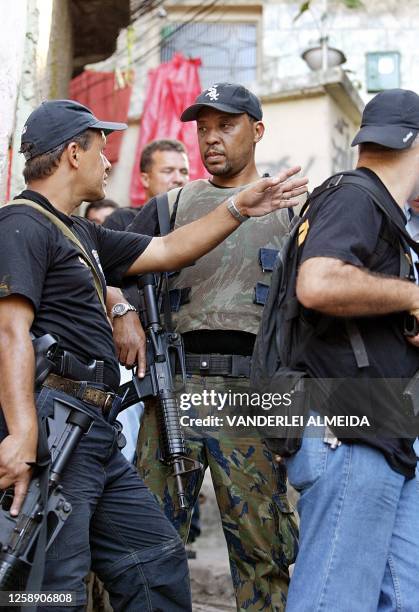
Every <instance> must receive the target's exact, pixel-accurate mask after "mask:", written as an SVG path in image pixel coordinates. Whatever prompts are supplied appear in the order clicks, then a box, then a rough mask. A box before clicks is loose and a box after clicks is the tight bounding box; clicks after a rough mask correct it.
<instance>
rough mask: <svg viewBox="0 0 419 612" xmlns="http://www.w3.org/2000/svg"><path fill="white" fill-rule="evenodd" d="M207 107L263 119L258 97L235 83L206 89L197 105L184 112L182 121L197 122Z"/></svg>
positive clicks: (198, 99) (220, 84)
mask: <svg viewBox="0 0 419 612" xmlns="http://www.w3.org/2000/svg"><path fill="white" fill-rule="evenodd" d="M205 107H209V108H215V109H216V110H219V111H222V112H225V113H231V114H233V115H240V114H242V113H247V114H248V115H250V116H251V117H253V118H254V119H256V120H257V121H260V120H261V119H262V107H261V105H260V102H259V99H258V98H257V96H255V94H253V93H252V92H251V91H249V90H248V89H246V87H243V85H237V84H234V83H217V84H215V85H211V87H208V89H205V91H203V92H202V93H201V94H199V96H198V97H197V98H196V100H195V104H192V106H189V107H188V108H187V109H186V110H184V111H183V113H182V115H181V117H180V120H181V121H196V119H197V117H198V114H199V111H200V110H201V109H202V108H205Z"/></svg>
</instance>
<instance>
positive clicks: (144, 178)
mask: <svg viewBox="0 0 419 612" xmlns="http://www.w3.org/2000/svg"><path fill="white" fill-rule="evenodd" d="M140 180H141V182H142V184H143V187H144V189H148V188H149V187H150V179H149V176H148V172H140Z"/></svg>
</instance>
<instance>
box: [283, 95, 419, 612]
mask: <svg viewBox="0 0 419 612" xmlns="http://www.w3.org/2000/svg"><path fill="white" fill-rule="evenodd" d="M418 134H419V97H418V96H417V95H416V94H415V93H413V92H411V91H405V90H389V91H385V92H382V93H380V94H378V95H377V96H376V97H375V98H373V99H372V100H371V102H369V103H368V104H367V106H366V108H365V110H364V114H363V120H362V126H361V129H360V131H359V132H358V134H357V136H356V137H355V139H354V141H353V145H355V144H358V145H360V150H359V161H358V166H357V170H356V173H358V174H359V175H361V176H363V177H366V178H367V179H368V180H369V181H370V182H371V186H372V188H373V189H375V190H378V192H381V200H382V201H383V202H386V203H387V204H388V206H389V207H390V210H391V211H392V215H393V216H394V218H395V219H396V220H397V219H399V220H400V222H401V225H402V226H403V224H404V223H405V218H404V215H403V213H402V208H403V205H404V203H405V202H406V201H407V200H410V199H412V198H415V197H417V196H418V195H419V138H418ZM312 207H314V209H312V211H311V217H309V223H308V224H307V227H306V229H307V230H308V231H307V233H306V234H305V232H304V231H302V232H301V233H300V245H301V249H302V255H301V259H300V269H299V274H298V280H297V287H296V291H297V297H298V300H299V302H300V303H301V304H302V306H303V309H302V314H301V315H300V320H301V318H303V319H304V320H305V324H306V325H307V323H311V325H316V322H317V323H318V327H317V332H318V333H316V334H313V336H309V338H310V339H309V340H308V341H307V345H306V346H305V350H304V353H303V355H302V357H301V358H300V359H299V363H298V367H300V368H302V369H304V370H306V371H307V373H308V375H309V376H310V377H312V378H316V379H337V378H338V379H348V382H347V383H345V382H343V383H342V385H341V386H340V387H339V386H338V385H335V388H337V392H336V393H334V394H332V395H331V397H329V400H328V401H327V402H326V405H324V406H323V407H321V406H320V407H319V405H316V408H317V410H318V411H319V412H320V413H321V416H328V417H337V416H340V417H348V416H351V415H352V416H355V417H362V416H366V417H367V419H368V421H369V422H370V423H373V424H374V427H373V429H370V430H369V429H368V427H364V428H358V429H355V430H352V431H350V432H349V435H348V437H344V436H342V437H340V436H339V429H338V428H337V427H336V426H333V425H330V429H327V428H326V426H325V425H323V424H322V425H321V426H319V427H317V428H316V427H315V426H314V424H312V425H311V426H308V427H307V428H306V433H305V435H304V437H303V442H302V447H301V449H300V450H299V451H298V452H297V453H296V454H295V455H293V456H292V457H290V458H287V459H286V460H285V461H286V465H287V468H288V477H289V480H290V482H291V484H292V485H293V486H294V487H295V488H297V489H298V490H299V491H300V492H301V497H300V501H299V506H298V510H299V513H300V518H301V524H300V550H299V553H298V557H297V562H296V566H295V570H294V573H293V578H292V581H291V587H290V592H289V596H288V603H287V612H316V611H318V612H319V611H320V610H322V611H324V612H332V611H333V612H335V611H337V610H338V611H339V612H353V611H354V610H357V611H358V610H365V611H366V610H371V611H373V610H380V611H381V610H398V609H400V610H411V611H412V612H413V610H419V582H418V576H419V512H418V509H419V489H418V487H417V484H416V483H415V479H414V473H415V466H416V456H415V453H414V452H413V448H412V446H413V440H414V437H415V433H414V431H413V428H412V421H411V419H410V418H409V417H407V416H406V414H405V412H404V408H403V406H402V402H401V397H400V392H397V385H396V382H394V384H390V381H389V379H398V380H399V381H400V379H405V384H407V382H408V380H409V379H410V378H411V377H412V376H413V375H414V374H415V372H416V371H417V370H418V369H419V349H418V347H419V335H418V336H415V337H413V338H406V337H405V336H404V335H403V321H404V315H405V313H406V312H410V313H412V314H413V315H414V316H416V318H419V288H418V287H417V286H416V285H415V284H414V282H409V281H408V280H406V279H405V278H403V279H402V278H400V277H399V274H400V268H401V265H402V264H401V251H400V242H399V240H398V234H397V232H396V230H395V229H394V227H393V226H392V225H391V224H389V222H388V221H387V220H386V219H385V218H384V215H383V213H382V212H381V210H380V209H379V208H378V207H377V206H376V205H375V204H374V201H373V199H372V198H371V196H370V195H369V193H368V192H366V191H365V190H363V189H362V188H359V187H356V186H353V185H350V184H343V185H342V186H340V187H339V189H336V190H333V189H330V190H326V191H325V192H323V194H322V195H319V196H318V200H315V201H314V203H313V204H312ZM307 214H308V215H310V210H309V211H308V213H307ZM386 227H387V231H386V230H385V228H386ZM384 237H385V238H384ZM378 245H380V257H377V256H374V255H375V254H376V253H377V252H378ZM407 252H408V249H407ZM319 313H320V314H321V317H319ZM307 329H308V328H306V334H307V333H308V332H307ZM354 330H356V331H354ZM357 347H358V348H359V347H364V348H365V354H364V355H363V357H362V359H361V356H360V353H358V354H357V352H356V351H355V350H353V348H354V349H355V348H357ZM373 379H378V380H376V381H375V382H374V380H373ZM384 383H388V386H387V387H386V389H387V392H386V393H383V392H382V391H383V387H384ZM400 383H401V384H400V385H399V387H400V388H403V386H405V384H403V381H400ZM363 390H366V392H365V393H364V392H363ZM311 401H312V406H311V407H312V408H313V404H314V402H315V399H312V400H311ZM312 416H318V415H316V414H312ZM323 422H325V420H323ZM344 422H345V421H344ZM320 423H322V421H321V420H320ZM328 423H333V421H328ZM409 426H410V430H409ZM342 431H345V430H342ZM339 437H340V439H339ZM308 576H309V578H308Z"/></svg>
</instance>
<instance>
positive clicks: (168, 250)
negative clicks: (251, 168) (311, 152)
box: [127, 167, 308, 275]
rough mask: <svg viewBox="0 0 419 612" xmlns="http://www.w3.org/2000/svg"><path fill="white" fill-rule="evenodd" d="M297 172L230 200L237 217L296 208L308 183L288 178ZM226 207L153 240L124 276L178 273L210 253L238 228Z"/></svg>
mask: <svg viewBox="0 0 419 612" xmlns="http://www.w3.org/2000/svg"><path fill="white" fill-rule="evenodd" d="M299 171H300V167H294V168H290V169H289V170H286V171H285V172H281V173H280V174H279V175H278V176H276V177H272V178H264V179H260V180H258V181H256V182H255V183H253V185H251V186H250V187H247V189H244V190H243V191H241V192H240V193H238V194H237V195H236V196H235V197H234V199H235V203H236V206H237V208H238V209H239V211H240V213H241V214H243V215H249V216H251V217H261V216H264V215H267V214H269V213H270V212H273V211H274V210H278V209H279V208H289V207H290V206H295V205H296V204H298V200H296V199H295V198H297V197H298V196H299V195H301V194H303V193H305V192H306V191H307V187H306V185H307V182H308V181H307V179H306V178H291V177H293V176H294V175H295V174H297V173H298V172H299ZM227 205H228V200H225V201H224V202H222V203H221V204H220V205H219V206H218V207H217V208H216V209H215V210H213V211H211V212H210V213H209V214H207V215H205V216H204V217H201V218H200V219H198V220H197V221H194V222H193V223H189V224H188V225H184V226H183V227H180V228H178V229H177V230H175V231H174V232H172V233H170V234H168V235H167V236H163V237H161V238H153V239H152V241H151V242H150V244H149V245H148V247H147V248H146V250H145V251H144V253H142V254H141V255H140V256H139V257H138V258H137V259H136V260H135V261H134V263H133V264H132V265H131V267H130V268H129V269H128V271H127V275H133V274H142V273H144V272H156V271H162V272H164V271H169V270H178V269H180V268H183V267H184V266H186V265H188V264H191V263H192V262H194V261H195V260H197V259H199V257H202V255H205V254H206V253H208V252H209V251H211V250H212V249H213V248H215V247H216V246H217V245H218V244H220V242H222V241H223V240H224V239H225V238H227V236H229V235H230V234H231V233H232V232H234V230H236V229H237V228H238V227H239V225H240V223H239V221H237V220H236V219H235V218H234V217H233V216H232V214H231V213H230V212H229V210H228V209H227Z"/></svg>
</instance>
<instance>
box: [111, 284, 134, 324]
mask: <svg viewBox="0 0 419 612" xmlns="http://www.w3.org/2000/svg"><path fill="white" fill-rule="evenodd" d="M115 304H129V302H128V300H127V299H126V297H125V296H124V294H123V293H122V291H121V289H119V288H118V287H106V311H107V313H108V317H109V318H111V312H112V308H113V307H114V306H115Z"/></svg>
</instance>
